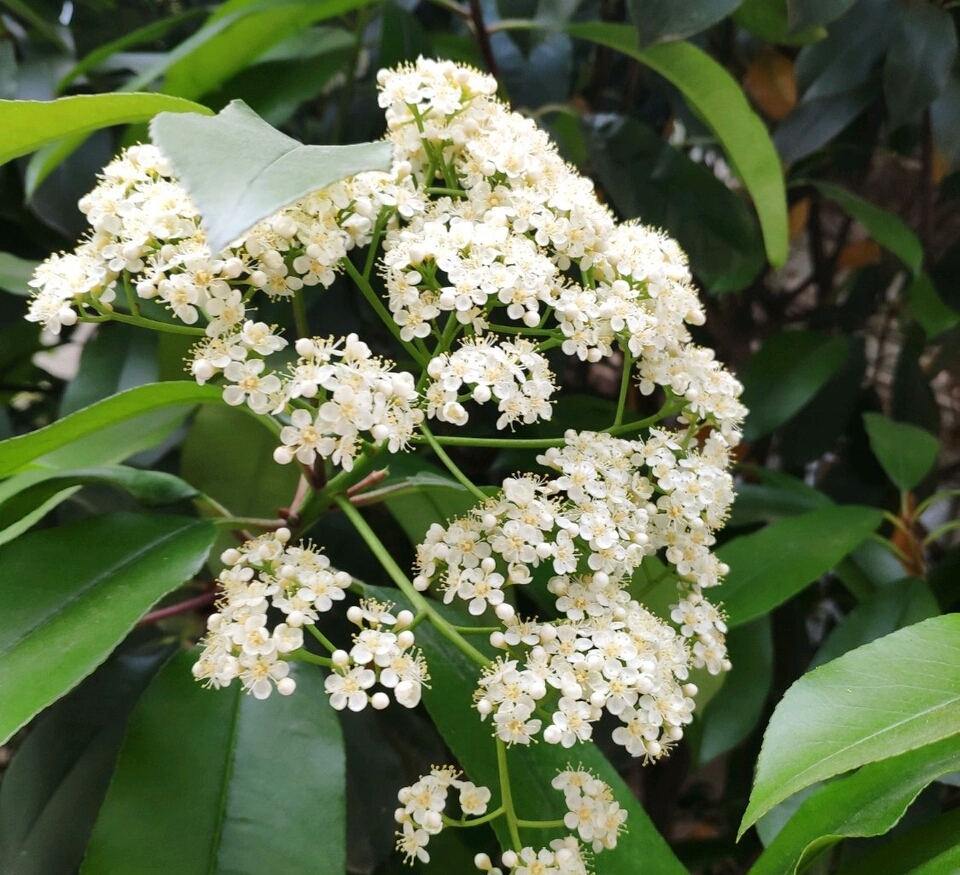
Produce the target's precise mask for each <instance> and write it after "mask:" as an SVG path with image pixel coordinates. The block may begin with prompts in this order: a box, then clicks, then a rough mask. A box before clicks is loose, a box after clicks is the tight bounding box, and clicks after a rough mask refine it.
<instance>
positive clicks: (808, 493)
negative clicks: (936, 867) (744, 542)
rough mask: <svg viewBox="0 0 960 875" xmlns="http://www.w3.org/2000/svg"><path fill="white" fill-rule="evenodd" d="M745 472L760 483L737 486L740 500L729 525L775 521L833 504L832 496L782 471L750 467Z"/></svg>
mask: <svg viewBox="0 0 960 875" xmlns="http://www.w3.org/2000/svg"><path fill="white" fill-rule="evenodd" d="M743 473H744V474H745V475H746V476H750V477H756V478H757V479H758V480H759V481H760V482H759V483H750V482H744V483H738V484H737V497H736V500H735V501H734V503H733V508H732V512H731V514H730V521H729V523H728V525H730V526H748V525H753V524H754V523H759V522H772V521H773V520H776V519H780V518H782V517H788V516H796V514H798V513H805V512H806V511H811V510H819V509H820V508H823V507H830V505H831V504H833V502H832V501H831V500H830V498H829V496H827V495H825V494H824V493H822V492H820V490H818V489H814V488H813V487H812V486H807V484H806V483H804V482H803V481H802V480H798V479H797V478H796V477H792V476H791V475H789V474H784V473H783V472H782V471H772V470H770V469H769V468H760V467H759V466H752V465H747V466H744V467H743Z"/></svg>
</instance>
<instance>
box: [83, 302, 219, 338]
mask: <svg viewBox="0 0 960 875" xmlns="http://www.w3.org/2000/svg"><path fill="white" fill-rule="evenodd" d="M96 309H97V312H98V313H100V317H99V318H98V317H96V316H82V317H81V318H80V321H81V322H123V323H125V324H127V325H136V326H137V327H138V328H150V329H152V330H153V331H165V332H167V334H189V335H191V336H193V337H206V335H207V332H206V331H204V330H203V329H202V328H192V327H191V326H189V325H174V324H173V323H171V322H158V321H157V320H156V319H147V318H146V317H145V316H127V315H126V314H125V313H118V312H117V311H116V310H106V309H101V308H100V307H96Z"/></svg>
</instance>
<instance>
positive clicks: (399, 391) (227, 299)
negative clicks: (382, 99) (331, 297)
mask: <svg viewBox="0 0 960 875" xmlns="http://www.w3.org/2000/svg"><path fill="white" fill-rule="evenodd" d="M384 179H385V177H384V176H383V174H360V175H358V176H356V177H354V178H352V179H350V180H344V181H341V182H337V183H334V184H333V185H331V186H329V187H328V188H326V189H324V190H323V191H320V192H316V193H314V194H311V195H308V196H307V197H305V198H303V199H301V200H300V201H298V202H296V203H295V204H293V205H292V206H290V207H288V208H286V209H284V210H282V211H280V212H279V213H277V214H276V215H275V216H273V217H271V218H269V219H266V220H264V221H262V222H260V223H259V224H258V225H256V226H255V227H254V228H252V229H251V230H250V231H248V232H247V233H246V234H244V235H243V236H242V237H241V238H239V239H238V240H236V241H234V242H233V243H232V244H231V245H230V246H229V247H228V248H227V249H226V250H224V251H223V252H220V253H216V254H214V253H211V252H210V249H209V246H208V245H207V242H206V235H205V232H204V231H203V229H202V228H201V227H200V217H199V215H198V213H197V210H196V207H195V206H194V205H193V203H192V201H191V200H190V198H189V197H188V195H187V193H186V191H185V190H184V189H183V188H182V187H181V186H180V185H179V184H178V183H177V182H176V181H175V180H174V179H173V177H172V175H171V170H170V167H169V165H168V163H167V162H166V160H165V159H164V158H163V156H162V155H161V153H160V152H159V150H157V149H156V148H155V147H153V146H144V145H140V146H134V147H132V148H130V149H128V150H126V151H125V152H124V153H123V154H122V155H121V156H120V157H119V158H117V159H116V160H115V161H113V162H112V163H111V164H109V165H108V166H107V167H106V168H105V170H104V172H103V177H102V180H101V182H100V184H99V185H98V186H97V187H96V188H95V189H94V190H93V191H92V192H90V193H89V194H88V195H86V196H85V197H84V198H83V199H82V200H81V202H80V206H81V209H82V210H83V211H84V212H85V213H86V215H87V218H88V220H89V221H90V224H91V228H92V230H91V232H90V234H89V236H88V239H87V240H86V241H84V242H83V243H82V244H81V245H80V246H79V247H78V248H77V250H76V251H75V252H74V253H72V254H63V255H56V256H53V257H52V258H51V259H49V260H48V261H47V262H45V263H44V264H42V265H41V266H40V268H39V269H38V270H37V273H36V276H35V277H34V279H33V280H31V285H33V286H34V287H35V288H36V289H37V293H36V295H35V297H34V298H33V300H32V302H31V305H30V312H29V314H28V316H27V318H28V319H30V320H33V321H37V322H41V323H43V324H44V325H45V326H46V327H47V328H48V329H50V330H52V331H55V332H59V330H60V327H61V326H63V325H72V324H74V323H75V322H76V321H77V318H78V313H80V312H84V313H88V314H89V313H91V312H92V314H93V315H96V314H97V313H104V312H106V313H109V312H110V311H112V310H113V309H114V307H115V306H116V305H117V303H118V302H117V288H118V286H124V287H126V290H128V291H129V293H130V295H132V296H135V300H148V299H155V300H157V301H159V302H160V303H162V304H163V305H164V306H166V308H167V309H168V310H169V311H170V313H171V314H172V316H173V317H175V318H176V319H177V320H179V321H181V322H183V323H185V324H187V325H195V324H198V323H199V324H202V325H204V329H203V330H204V333H205V334H206V337H205V338H204V339H203V340H201V341H199V342H198V343H197V344H196V345H195V346H194V348H193V350H192V352H191V356H190V372H191V373H192V375H193V376H194V377H195V378H196V380H197V382H198V383H200V384H201V385H202V384H204V383H205V382H207V381H208V380H211V379H214V378H215V377H217V376H220V375H222V377H223V380H224V384H225V385H224V390H223V397H224V401H226V403H227V404H230V405H233V406H237V405H241V404H246V405H248V406H249V407H250V409H251V410H253V411H254V412H255V413H260V414H272V415H278V414H281V415H289V416H290V419H291V422H292V425H291V426H288V430H287V432H286V434H287V435H288V436H289V440H287V441H285V445H284V446H283V447H281V448H280V449H279V450H278V452H277V460H278V461H280V462H289V461H292V460H293V458H297V459H299V460H300V461H302V462H305V460H306V459H308V458H309V459H310V460H311V461H312V460H313V459H314V458H316V457H317V456H319V457H321V458H331V459H332V460H333V462H334V464H339V465H342V466H343V467H344V468H346V469H348V470H349V469H350V467H351V466H352V462H353V459H354V457H355V456H356V453H357V452H358V449H359V445H360V441H361V439H367V440H372V441H373V442H375V443H381V442H383V443H386V444H387V445H388V447H389V449H390V451H391V452H398V451H399V450H400V449H402V448H403V447H404V446H406V444H407V441H408V440H409V438H410V436H411V435H412V433H413V431H414V429H415V427H416V426H417V424H419V422H420V421H422V419H423V414H422V412H421V411H420V410H419V409H417V408H416V407H415V404H416V401H417V398H418V395H417V392H416V391H415V388H414V380H413V377H412V376H411V375H409V374H406V373H397V372H394V371H393V369H392V365H391V363H390V362H387V361H385V360H382V359H379V358H376V357H374V356H373V355H372V353H371V352H370V349H369V348H368V347H367V345H366V344H364V343H362V342H361V341H359V340H358V339H357V337H356V335H349V336H348V337H346V338H343V339H340V340H336V339H334V338H328V339H322V338H313V339H310V338H302V339H300V340H299V341H298V343H297V354H298V355H299V357H300V358H299V359H298V361H297V362H296V364H295V366H294V368H293V370H292V372H291V373H282V372H277V371H271V370H270V369H269V368H268V367H267V363H266V361H265V359H266V357H268V356H270V355H272V354H273V353H276V352H279V351H280V350H282V349H284V348H285V347H286V346H287V341H286V340H285V339H284V338H283V337H281V336H279V335H278V334H277V328H276V326H270V325H267V324H266V323H264V322H258V321H256V320H255V319H251V318H249V317H250V316H251V315H255V308H254V307H253V305H252V298H253V296H254V295H255V294H256V293H258V292H263V293H264V294H266V295H268V296H269V297H272V298H278V297H286V296H290V295H292V294H293V293H294V292H295V291H297V290H299V289H301V288H303V287H311V286H317V285H320V286H329V285H330V284H331V283H332V282H333V280H334V278H335V274H336V273H337V272H339V271H340V270H341V269H342V261H343V259H344V258H345V257H346V255H347V253H348V252H349V251H350V250H351V249H352V248H354V247H355V246H357V245H361V246H362V245H366V244H367V243H369V242H370V234H371V232H372V229H373V227H374V223H375V221H376V218H377V216H378V214H379V211H380V210H381V208H382V206H383V205H382V203H381V201H380V200H379V199H378V195H377V191H378V189H379V188H381V187H382V183H383V180H384ZM394 200H395V198H394ZM124 306H126V303H124ZM335 359H336V361H334V360H335ZM291 429H292V430H291ZM305 463H306V464H309V463H308V462H305Z"/></svg>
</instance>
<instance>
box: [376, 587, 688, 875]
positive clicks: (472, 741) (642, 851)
mask: <svg viewBox="0 0 960 875" xmlns="http://www.w3.org/2000/svg"><path fill="white" fill-rule="evenodd" d="M370 589H371V590H376V588H375V587H370ZM377 592H378V595H379V596H380V597H383V598H386V597H388V596H389V597H394V592H395V591H394V590H377ZM394 600H395V597H394ZM417 643H418V644H419V645H420V647H421V648H422V649H423V651H424V655H425V656H426V658H427V663H428V665H429V667H430V675H431V689H428V690H425V691H424V696H423V699H424V703H425V704H426V706H427V710H428V711H429V712H430V716H431V717H432V718H433V720H434V722H435V723H436V725H437V728H438V729H439V730H440V733H441V734H442V735H443V738H444V741H446V742H447V744H448V745H449V746H450V749H451V750H452V751H453V754H454V756H456V757H457V760H458V761H459V762H460V764H461V765H462V766H463V768H464V769H465V770H466V772H467V774H468V775H469V776H470V778H471V780H473V781H475V782H476V783H478V784H485V785H487V786H489V787H491V789H493V791H494V794H495V795H494V801H496V798H497V796H496V788H497V787H498V786H499V781H498V777H497V762H496V755H495V750H496V749H495V745H494V741H493V738H492V737H491V729H490V723H489V721H488V722H487V723H481V722H480V718H479V715H478V714H477V713H476V710H475V709H474V708H473V703H472V694H473V690H474V689H475V687H476V684H477V678H478V669H477V667H476V666H475V665H474V664H473V663H472V662H470V661H469V659H467V657H465V656H464V655H463V654H462V653H461V652H460V651H459V650H458V649H457V648H456V647H454V646H453V645H452V644H450V643H449V642H448V641H447V640H446V639H445V638H443V637H442V636H441V635H439V633H437V632H436V631H435V630H434V629H433V628H432V627H430V625H429V624H428V623H423V624H421V625H420V626H419V627H418V628H417ZM507 759H508V765H509V769H510V776H511V786H512V788H513V797H514V803H515V805H516V809H517V814H518V816H519V817H520V818H523V819H525V820H534V819H555V818H558V817H562V816H563V814H564V813H565V810H566V809H565V806H564V803H563V797H562V794H561V793H559V791H557V790H554V789H553V788H552V787H551V786H550V782H551V781H552V780H553V778H554V777H556V775H557V773H558V772H560V771H563V770H564V769H566V768H568V767H569V764H570V763H571V762H573V763H579V764H581V765H582V767H583V768H586V769H589V770H590V771H592V772H593V773H594V774H596V775H597V776H598V777H600V778H601V779H602V780H603V781H605V782H606V783H608V784H609V785H610V786H611V788H612V789H613V794H614V797H615V798H616V799H617V801H618V802H619V803H620V805H621V807H622V808H623V809H625V810H626V811H627V832H626V833H625V834H623V835H621V836H620V838H619V840H618V841H617V847H616V848H615V849H613V850H605V851H603V852H602V854H600V855H599V857H598V860H597V865H598V867H599V871H601V872H603V873H604V875H635V873H637V872H641V871H642V872H643V873H644V875H688V873H687V870H686V868H685V867H684V866H683V865H682V864H681V863H680V861H679V860H678V859H677V858H676V857H675V856H674V854H673V852H672V851H671V850H670V847H669V846H668V845H667V843H666V842H665V841H664V839H663V837H662V836H661V835H660V833H659V832H657V829H656V827H654V825H653V824H652V823H651V821H650V818H649V817H648V816H647V814H646V812H645V811H644V810H643V808H642V806H641V805H640V803H639V802H637V801H636V799H635V798H634V795H633V793H632V792H631V790H630V788H629V787H628V786H627V785H626V784H625V783H624V781H623V779H622V778H621V777H620V776H619V775H618V774H617V772H616V770H615V769H614V768H613V766H611V765H610V763H609V762H608V761H607V759H606V757H604V756H603V754H602V753H601V752H600V751H599V750H598V749H597V748H596V747H595V746H594V745H593V744H583V745H578V746H577V747H576V748H575V749H574V750H565V749H564V748H562V747H560V746H559V745H551V744H546V743H541V744H537V745H531V746H530V747H529V748H527V749H520V747H519V746H514V747H513V748H511V749H510V750H509V752H508V754H507ZM492 825H493V827H494V829H496V830H497V834H498V836H499V838H500V840H501V844H502V845H503V847H504V848H507V847H509V846H510V845H509V838H508V837H507V835H506V832H505V824H504V821H503V819H502V818H498V819H497V820H495V821H494V822H493V824H492ZM567 833H568V831H567V830H565V829H563V828H561V829H560V830H556V831H549V830H536V831H527V830H522V831H521V837H524V836H525V837H526V839H527V840H528V841H530V842H532V843H533V844H534V845H535V846H541V847H542V846H544V845H546V844H548V842H549V839H551V838H556V837H558V836H560V835H564V834H567ZM540 842H542V843H543V844H542V845H539V844H538V843H540Z"/></svg>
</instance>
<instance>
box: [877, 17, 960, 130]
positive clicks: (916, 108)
mask: <svg viewBox="0 0 960 875" xmlns="http://www.w3.org/2000/svg"><path fill="white" fill-rule="evenodd" d="M956 57H957V32H956V30H955V28H954V26H953V18H952V17H951V15H950V13H949V12H948V11H947V10H946V9H941V8H939V7H938V6H935V5H934V4H933V3H922V4H917V5H915V6H907V7H906V8H903V9H901V10H900V15H899V21H898V22H897V27H896V29H895V31H894V35H893V40H892V42H891V43H890V51H889V52H887V57H886V60H885V62H884V65H883V90H884V94H885V95H886V98H887V109H888V110H889V112H890V121H891V124H892V125H893V127H898V126H899V125H901V124H903V123H904V122H908V121H911V120H913V119H916V118H918V117H919V114H920V112H921V111H922V110H924V109H925V108H926V107H928V106H929V105H930V104H931V103H932V102H933V101H934V100H936V99H937V97H939V96H940V93H941V92H942V91H943V89H944V88H945V87H946V84H947V80H948V79H949V77H950V69H951V68H952V67H953V62H954V59H955V58H956Z"/></svg>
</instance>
